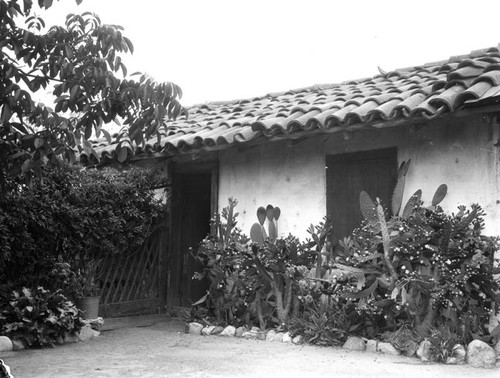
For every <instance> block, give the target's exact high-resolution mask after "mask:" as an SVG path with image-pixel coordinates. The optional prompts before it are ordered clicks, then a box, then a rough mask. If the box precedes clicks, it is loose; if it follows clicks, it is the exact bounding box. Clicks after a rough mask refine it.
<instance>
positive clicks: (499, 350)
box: [495, 340, 500, 360]
mask: <svg viewBox="0 0 500 378" xmlns="http://www.w3.org/2000/svg"><path fill="white" fill-rule="evenodd" d="M495 352H496V354H497V360H500V340H498V342H497V344H496V345H495Z"/></svg>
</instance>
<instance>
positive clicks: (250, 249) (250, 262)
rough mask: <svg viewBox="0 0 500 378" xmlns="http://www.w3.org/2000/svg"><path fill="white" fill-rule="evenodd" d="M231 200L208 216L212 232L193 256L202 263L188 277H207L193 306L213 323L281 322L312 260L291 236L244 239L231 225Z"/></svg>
mask: <svg viewBox="0 0 500 378" xmlns="http://www.w3.org/2000/svg"><path fill="white" fill-rule="evenodd" d="M236 204H237V201H236V200H233V199H229V206H228V207H226V208H224V209H223V211H222V214H221V216H220V217H219V216H217V217H215V219H214V225H215V229H216V230H217V234H216V235H215V236H209V237H207V238H206V239H205V240H204V241H202V243H201V244H200V247H199V249H198V251H197V252H196V254H195V255H194V257H195V258H196V259H197V260H198V261H200V262H201V263H202V264H203V266H204V270H203V272H199V273H197V274H195V277H194V278H196V279H203V278H208V279H209V282H210V285H209V290H208V293H207V294H206V295H205V296H204V297H203V298H201V299H200V300H199V301H197V302H196V303H195V304H194V310H195V311H200V310H201V311H202V312H203V313H204V314H205V315H208V316H210V315H211V314H212V315H213V316H215V318H216V320H217V321H218V322H226V323H227V322H230V323H233V324H238V323H247V324H258V325H259V326H260V327H261V328H266V327H267V326H272V325H283V324H287V323H288V321H289V318H290V315H291V314H292V312H293V311H296V310H298V299H297V295H296V291H297V282H298V279H299V278H300V277H302V274H303V272H304V269H303V268H304V267H305V266H306V265H308V264H310V261H312V260H311V258H310V253H309V250H308V249H307V248H306V247H305V246H304V245H301V244H300V243H299V241H298V240H297V239H296V238H293V237H291V236H290V237H288V238H286V239H279V240H276V241H270V240H266V241H265V242H264V243H263V245H257V244H250V243H249V240H248V238H247V237H246V236H244V235H243V234H242V233H241V231H240V230H239V229H237V228H236V225H237V222H236V217H237V216H238V213H235V212H234V208H235V206H236ZM313 244H314V243H313ZM200 307H201V309H200ZM198 316H199V315H198Z"/></svg>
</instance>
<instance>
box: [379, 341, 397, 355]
mask: <svg viewBox="0 0 500 378" xmlns="http://www.w3.org/2000/svg"><path fill="white" fill-rule="evenodd" d="M377 350H378V351H379V352H382V353H384V354H390V355H392V356H399V355H400V354H401V352H400V351H399V350H397V349H396V348H395V347H394V345H392V344H391V343H378V345H377Z"/></svg>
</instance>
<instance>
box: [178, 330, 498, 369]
mask: <svg viewBox="0 0 500 378" xmlns="http://www.w3.org/2000/svg"><path fill="white" fill-rule="evenodd" d="M186 332H187V333H189V334H192V335H202V336H216V335H217V336H226V337H240V338H244V339H249V340H262V341H271V342H283V343H289V344H295V345H299V344H303V343H304V338H303V337H302V336H300V335H299V336H295V337H293V338H292V336H291V334H290V332H279V331H276V330H266V331H261V330H260V329H259V328H258V327H252V328H250V329H249V328H247V327H238V328H235V327H233V326H227V327H221V326H213V325H212V326H210V325H209V326H205V325H203V324H201V323H198V322H191V323H188V324H187V327H186ZM415 345H416V347H415V350H414V351H413V353H410V354H407V356H408V357H414V356H416V357H417V358H419V359H420V360H421V361H423V362H433V361H431V342H430V341H429V340H427V339H425V340H424V341H422V342H421V343H420V345H417V344H415ZM342 349H345V350H353V351H366V352H371V353H382V354H389V355H393V356H398V355H400V354H401V352H400V351H399V350H398V349H396V348H395V347H394V346H393V345H392V344H391V343H389V342H381V341H378V340H367V339H364V338H361V337H357V336H349V337H348V338H347V340H346V342H345V343H344V345H343V346H342ZM446 364H448V365H462V364H469V365H470V366H472V367H476V368H487V369H492V368H500V341H499V342H497V344H496V346H495V348H492V347H491V346H489V345H488V344H486V343H485V342H483V341H481V340H473V341H471V342H470V343H469V345H467V348H465V347H464V346H463V345H460V344H457V345H455V346H454V348H453V352H452V355H451V356H450V357H448V359H447V360H446Z"/></svg>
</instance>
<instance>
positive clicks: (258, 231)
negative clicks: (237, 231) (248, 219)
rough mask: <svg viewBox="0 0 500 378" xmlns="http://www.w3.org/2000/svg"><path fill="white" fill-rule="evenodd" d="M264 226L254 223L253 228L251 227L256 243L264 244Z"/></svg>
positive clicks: (253, 239)
mask: <svg viewBox="0 0 500 378" xmlns="http://www.w3.org/2000/svg"><path fill="white" fill-rule="evenodd" d="M262 230H263V228H262V226H261V225H260V224H258V223H254V224H253V225H252V228H250V238H251V239H252V241H253V242H254V243H255V244H258V245H264V239H265V238H264V234H263V233H262Z"/></svg>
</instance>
